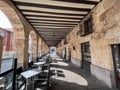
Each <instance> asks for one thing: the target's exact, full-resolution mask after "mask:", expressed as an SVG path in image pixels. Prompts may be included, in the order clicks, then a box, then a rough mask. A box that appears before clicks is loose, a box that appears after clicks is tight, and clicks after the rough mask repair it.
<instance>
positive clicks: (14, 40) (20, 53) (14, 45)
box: [0, 1, 25, 67]
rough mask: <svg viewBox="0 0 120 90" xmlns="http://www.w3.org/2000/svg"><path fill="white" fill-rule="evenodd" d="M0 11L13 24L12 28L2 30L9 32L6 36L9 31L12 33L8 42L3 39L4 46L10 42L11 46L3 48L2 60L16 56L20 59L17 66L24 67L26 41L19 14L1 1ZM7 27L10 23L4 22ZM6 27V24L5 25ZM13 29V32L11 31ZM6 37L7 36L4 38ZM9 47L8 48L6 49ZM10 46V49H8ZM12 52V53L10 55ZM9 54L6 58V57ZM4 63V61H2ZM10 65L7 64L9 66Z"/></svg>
mask: <svg viewBox="0 0 120 90" xmlns="http://www.w3.org/2000/svg"><path fill="white" fill-rule="evenodd" d="M0 10H1V12H2V14H4V15H5V17H7V19H8V21H9V23H10V24H11V27H10V28H7V29H6V28H4V27H1V28H2V29H5V30H7V32H6V33H4V35H7V34H8V32H9V31H11V33H10V34H9V35H8V36H10V38H11V39H10V38H7V39H6V41H4V39H3V45H4V42H5V43H6V42H9V44H5V46H3V50H2V51H1V52H2V53H1V54H2V55H3V56H2V58H4V59H5V58H12V57H11V56H12V55H11V54H14V57H16V58H17V59H18V64H17V66H18V67H20V66H23V62H24V61H23V60H24V40H25V36H24V27H23V24H22V22H21V20H20V18H19V16H18V14H17V12H16V11H15V10H14V9H13V7H12V6H10V5H8V4H7V3H6V2H5V1H0ZM3 23H5V24H6V25H8V23H6V20H4V22H3ZM3 26H4V24H3ZM10 29H12V30H10ZM4 37H5V36H4ZM6 46H7V47H6ZM8 46H9V47H8ZM4 51H6V52H8V53H4ZM10 52H12V53H10ZM5 54H7V55H6V56H8V57H5V56H4V55H5ZM8 54H10V55H8ZM1 61H3V59H2V60H1ZM0 64H1V63H0ZM9 65H10V64H7V66H9Z"/></svg>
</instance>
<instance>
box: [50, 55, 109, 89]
mask: <svg viewBox="0 0 120 90" xmlns="http://www.w3.org/2000/svg"><path fill="white" fill-rule="evenodd" d="M52 58H53V59H54V62H53V63H52V65H51V84H52V86H51V90H111V89H110V88H108V87H107V86H106V85H104V84H103V83H101V82H100V81H98V80H97V79H95V78H93V77H92V76H91V74H90V72H88V71H86V70H84V69H80V68H78V67H76V66H74V65H73V64H71V63H70V62H64V60H62V59H61V58H59V56H56V55H53V56H52Z"/></svg>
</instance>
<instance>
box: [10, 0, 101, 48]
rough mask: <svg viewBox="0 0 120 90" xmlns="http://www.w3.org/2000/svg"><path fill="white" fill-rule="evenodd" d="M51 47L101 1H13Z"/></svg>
mask: <svg viewBox="0 0 120 90" xmlns="http://www.w3.org/2000/svg"><path fill="white" fill-rule="evenodd" d="M12 1H13V4H14V5H15V6H16V7H17V8H18V9H19V10H20V12H21V13H22V14H23V16H24V17H25V18H26V19H27V20H28V22H29V23H30V24H31V25H32V26H33V27H34V28H35V29H36V31H37V32H38V33H39V34H40V35H41V37H42V38H43V39H44V40H45V41H46V43H47V44H48V45H49V46H54V45H57V44H58V43H59V42H60V41H61V40H62V39H63V38H65V36H66V35H67V34H68V33H69V32H70V31H71V30H72V29H73V28H74V27H75V26H76V25H77V24H78V23H79V22H80V21H81V20H82V19H83V18H84V17H85V16H86V15H87V14H88V13H89V12H90V11H91V9H93V8H94V7H95V5H97V4H98V3H99V2H100V0H12Z"/></svg>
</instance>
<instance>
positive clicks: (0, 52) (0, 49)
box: [0, 36, 3, 70]
mask: <svg viewBox="0 0 120 90" xmlns="http://www.w3.org/2000/svg"><path fill="white" fill-rule="evenodd" d="M2 51H3V38H2V37H1V36H0V70H1V63H2Z"/></svg>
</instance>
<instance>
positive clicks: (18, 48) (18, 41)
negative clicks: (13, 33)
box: [14, 38, 25, 67]
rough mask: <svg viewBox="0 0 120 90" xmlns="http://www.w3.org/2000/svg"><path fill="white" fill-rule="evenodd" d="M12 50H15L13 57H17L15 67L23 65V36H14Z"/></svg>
mask: <svg viewBox="0 0 120 90" xmlns="http://www.w3.org/2000/svg"><path fill="white" fill-rule="evenodd" d="M14 40H15V41H14V45H15V46H14V51H15V53H16V54H15V57H16V58H18V63H17V64H18V65H17V67H20V66H22V67H23V61H24V46H25V42H24V41H25V39H24V38H15V39H14Z"/></svg>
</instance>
